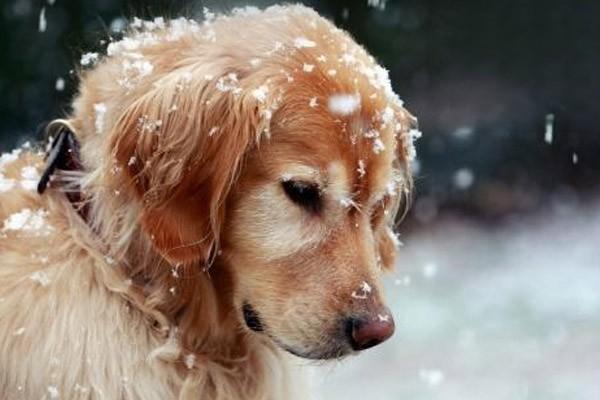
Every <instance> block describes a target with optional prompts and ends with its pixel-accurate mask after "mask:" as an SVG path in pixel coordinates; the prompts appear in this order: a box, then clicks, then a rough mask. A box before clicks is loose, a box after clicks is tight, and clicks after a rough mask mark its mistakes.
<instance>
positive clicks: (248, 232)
mask: <svg viewBox="0 0 600 400" xmlns="http://www.w3.org/2000/svg"><path fill="white" fill-rule="evenodd" d="M335 96H340V95H334V96H332V97H333V98H334V99H335ZM348 97H349V99H348V100H351V98H352V96H351V95H348ZM322 101H323V102H327V101H328V99H327V98H324V99H322ZM286 114H290V115H289V116H288V115H286ZM294 114H296V115H298V114H300V115H302V119H300V120H298V118H296V119H294V118H293V117H292V115H294ZM376 120H377V118H376V116H375V112H374V110H373V105H372V104H368V103H367V102H365V103H364V104H363V105H362V106H361V107H360V111H359V110H356V112H355V113H352V115H347V116H340V115H336V114H335V113H334V112H332V111H331V110H329V109H328V108H327V105H325V107H321V108H320V109H318V110H315V109H312V108H311V107H309V105H308V103H307V104H306V107H304V108H302V107H301V106H300V107H299V108H295V109H294V110H289V109H285V107H284V109H283V110H280V113H279V114H278V115H277V117H276V118H275V119H274V120H273V121H272V122H273V128H272V134H271V138H270V140H268V141H265V142H264V143H261V145H260V147H259V148H257V149H255V151H253V152H251V154H250V155H249V157H248V160H247V161H246V163H245V166H244V168H243V170H242V171H241V177H240V180H239V183H238V185H237V186H236V188H235V189H234V191H233V193H232V196H231V198H230V203H229V204H228V209H229V211H228V215H227V227H226V229H225V230H224V233H223V235H224V236H223V257H224V258H225V259H226V264H227V265H228V267H229V268H230V273H231V274H232V275H233V280H234V286H235V290H234V293H235V295H234V305H235V308H236V312H237V313H238V315H239V316H240V319H242V320H243V321H244V322H245V324H246V325H247V327H248V328H249V329H251V330H253V331H256V332H258V333H259V334H262V335H266V336H268V337H269V338H271V339H272V340H273V341H275V342H276V343H277V344H278V345H279V346H281V347H283V348H284V349H286V350H288V351H289V352H291V353H293V354H296V355H299V356H302V357H307V358H313V359H326V358H332V357H339V356H342V355H345V354H347V353H349V352H351V351H353V350H362V349H365V348H368V347H371V346H374V345H376V344H378V343H380V342H382V341H384V340H385V339H387V338H388V337H389V336H391V335H392V333H393V330H394V322H393V319H392V316H391V315H390V312H389V310H388V308H387V307H386V306H385V303H384V300H383V295H382V292H381V286H380V283H379V277H380V274H381V272H382V270H383V269H386V268H391V267H392V266H393V260H394V256H395V251H396V248H395V242H394V239H395V237H394V236H393V233H392V231H391V229H390V225H391V223H392V222H393V219H394V216H395V215H396V208H397V206H398V203H399V202H401V201H403V200H402V198H401V197H402V196H403V194H405V191H406V190H407V189H408V188H407V186H406V185H407V183H408V181H407V180H406V179H405V176H406V175H405V174H406V171H405V170H402V168H404V167H403V165H402V163H401V162H399V160H398V158H397V156H398V154H397V152H396V151H397V146H398V144H397V142H396V136H395V131H394V126H391V124H388V126H385V123H384V124H376V125H377V126H373V121H376ZM307 121H310V122H307ZM373 129H376V130H377V132H378V133H377V137H374V136H373V135H374V134H373V135H372V134H369V132H374V131H373ZM377 146H379V147H380V148H378V147H377Z"/></svg>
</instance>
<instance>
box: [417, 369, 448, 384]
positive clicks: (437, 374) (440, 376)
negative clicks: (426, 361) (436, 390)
mask: <svg viewBox="0 0 600 400" xmlns="http://www.w3.org/2000/svg"><path fill="white" fill-rule="evenodd" d="M419 378H420V379H421V380H422V381H423V382H425V383H427V384H428V385H429V386H432V387H435V386H439V385H440V384H441V383H442V382H443V381H444V373H443V372H442V371H441V370H439V369H421V370H420V371H419Z"/></svg>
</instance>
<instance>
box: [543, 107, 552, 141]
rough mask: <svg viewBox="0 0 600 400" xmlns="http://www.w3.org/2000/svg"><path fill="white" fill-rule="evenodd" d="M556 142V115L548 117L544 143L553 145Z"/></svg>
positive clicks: (548, 115)
mask: <svg viewBox="0 0 600 400" xmlns="http://www.w3.org/2000/svg"><path fill="white" fill-rule="evenodd" d="M553 140H554V114H547V115H546V131H545V132H544V141H545V142H546V143H548V144H552V141H553Z"/></svg>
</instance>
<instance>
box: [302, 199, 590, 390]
mask: <svg viewBox="0 0 600 400" xmlns="http://www.w3.org/2000/svg"><path fill="white" fill-rule="evenodd" d="M403 239H404V240H405V246H404V247H403V248H401V255H400V259H399V261H398V267H397V271H396V273H395V274H394V276H391V277H389V279H387V282H386V286H387V296H388V300H389V302H390V306H391V307H392V308H393V311H394V316H395V319H396V327H397V329H396V334H395V336H394V337H393V338H392V339H390V341H388V342H386V343H385V344H383V345H380V346H378V347H376V348H374V349H372V350H369V351H367V352H365V353H363V354H361V355H359V356H357V357H352V358H349V359H346V360H344V361H342V362H339V363H335V364H324V365H320V366H314V367H310V368H309V369H310V372H311V382H312V384H313V386H314V392H315V398H316V399H319V400H337V399H340V400H341V399H344V400H359V399H360V400H362V399H369V400H392V399H410V400H419V399H427V400H525V399H528V400H598V399H600V206H596V207H587V208H585V209H581V210H577V209H573V208H556V209H554V210H550V211H546V212H542V213H540V214H538V215H537V216H532V217H526V218H515V219H514V220H512V222H508V223H504V224H502V225H501V226H494V225H482V224H470V223H468V222H465V221H464V220H461V219H455V220H452V219H446V220H442V221H441V222H439V223H436V224H434V225H432V226H431V227H430V229H428V230H427V231H421V232H417V233H415V234H412V235H411V236H410V237H405V238H403Z"/></svg>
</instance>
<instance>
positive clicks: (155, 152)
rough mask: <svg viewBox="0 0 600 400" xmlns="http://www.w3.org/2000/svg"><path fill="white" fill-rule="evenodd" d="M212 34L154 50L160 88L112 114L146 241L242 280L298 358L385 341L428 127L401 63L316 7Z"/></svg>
mask: <svg viewBox="0 0 600 400" xmlns="http://www.w3.org/2000/svg"><path fill="white" fill-rule="evenodd" d="M269 13H270V14H269ZM268 18H271V20H269V19H268ZM274 21H277V22H278V23H277V24H275V23H274ZM281 21H284V22H285V23H279V22H281ZM234 25H235V30H234V28H233V26H234ZM204 29H206V27H205V28H204ZM208 29H211V31H212V34H214V35H216V38H217V41H216V43H213V41H212V40H210V39H206V38H204V35H201V34H199V33H195V35H190V36H186V37H184V39H179V41H175V42H166V41H165V43H162V44H161V41H160V40H158V43H159V44H153V46H152V47H149V48H148V49H146V50H145V53H144V54H145V57H146V58H147V60H149V62H150V63H152V64H153V65H154V70H153V74H152V76H153V78H154V82H153V84H152V85H150V84H148V85H146V86H145V87H143V89H140V88H139V87H138V88H136V89H131V88H130V90H129V92H128V94H127V96H126V98H127V99H129V100H127V101H124V102H123V103H120V104H119V105H118V107H121V108H122V109H117V110H113V111H109V112H110V113H112V115H113V116H115V120H116V123H115V124H114V125H113V126H112V127H111V128H110V131H111V133H110V139H111V140H110V142H109V146H110V152H111V155H112V156H114V160H115V162H116V164H117V169H118V170H119V171H123V174H120V175H119V176H122V177H124V179H125V180H124V181H123V180H121V183H122V185H123V186H124V187H125V186H129V187H130V188H131V193H133V195H134V200H135V201H136V202H137V203H138V204H139V207H140V209H141V225H142V227H143V231H144V233H145V234H146V235H147V237H148V238H149V239H150V241H151V242H152V244H153V246H154V248H155V249H156V250H157V251H158V252H159V253H160V254H161V255H162V256H163V257H164V258H165V259H167V260H168V261H169V262H170V263H171V264H174V265H175V264H188V265H189V264H195V265H200V268H202V267H208V266H209V265H211V268H220V269H222V270H223V271H226V273H227V275H228V277H229V278H230V279H229V281H230V282H231V285H230V287H231V292H230V293H227V294H224V295H227V296H229V297H230V298H231V303H230V304H231V305H232V307H233V311H234V313H235V314H236V315H237V317H238V318H239V321H240V323H241V324H242V325H243V326H246V327H247V328H248V329H249V331H252V334H258V335H263V336H264V337H268V338H270V340H273V341H274V342H275V343H277V344H278V345H279V346H281V347H282V348H284V349H286V350H288V351H290V352H292V353H294V354H297V355H300V356H303V357H308V358H315V359H324V358H332V357H338V356H342V355H344V354H347V353H349V352H351V351H353V350H362V349H365V348H368V347H371V346H373V345H375V344H378V343H380V342H382V341H384V340H385V339H387V338H388V337H389V336H391V334H392V333H393V330H394V322H393V319H392V316H391V315H390V313H389V310H388V309H387V308H386V306H385V305H384V300H383V294H382V290H381V285H380V283H379V276H380V274H381V272H382V270H385V269H390V268H392V267H393V264H394V256H395V252H396V248H395V236H394V234H393V232H392V230H391V227H392V225H393V223H394V220H395V217H396V215H397V211H398V209H400V208H402V207H403V206H406V198H407V197H408V193H409V187H410V175H409V171H408V160H409V158H410V157H411V154H410V151H411V143H410V142H411V138H410V133H409V129H410V125H411V124H412V120H411V117H410V115H409V114H408V113H407V112H406V111H405V110H404V109H403V108H402V106H401V103H400V101H399V100H398V99H397V97H396V96H395V95H394V94H393V92H392V91H391V87H390V85H389V81H388V80H387V74H386V72H385V70H383V69H382V68H381V67H379V66H378V65H376V64H375V63H374V61H373V59H372V58H371V57H370V56H369V55H368V54H367V53H366V52H365V51H364V50H363V49H362V48H361V47H360V46H358V45H357V44H355V43H354V41H352V39H351V38H350V37H349V36H348V35H347V34H345V33H344V32H342V31H339V30H337V29H336V28H334V27H333V26H332V25H331V24H330V23H329V22H327V21H325V20H323V19H322V18H320V17H318V16H317V15H316V14H315V13H314V12H312V11H308V10H307V9H304V8H294V7H290V8H278V9H276V10H274V11H273V10H272V11H266V12H263V13H261V14H259V15H258V16H256V15H254V16H253V17H252V18H245V17H244V16H235V17H230V18H222V19H217V21H215V22H213V23H212V24H211V25H210V26H209V28H208ZM240 29H242V30H243V29H246V30H247V31H248V32H252V35H251V36H252V38H251V39H248V40H247V41H243V40H241V39H240V38H238V37H236V36H235V35H234V34H233V32H239V31H240ZM201 32H202V31H201ZM168 34H169V33H168V31H167V32H166V33H162V35H165V36H166V35H168ZM212 34H211V35H212ZM159 35H160V34H159ZM271 37H277V38H278V39H277V40H275V39H271ZM159 39H160V38H159ZM121 57H127V56H126V55H123V56H121ZM119 65H121V64H120V62H115V63H113V64H111V63H110V62H108V63H107V65H106V66H105V69H106V70H107V71H110V70H111V68H113V69H114V71H117V70H118V68H119ZM115 73H116V72H115ZM144 79H147V78H144ZM139 85H142V86H143V83H141V84H139ZM116 117H118V118H116ZM198 295H201V294H198Z"/></svg>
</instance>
